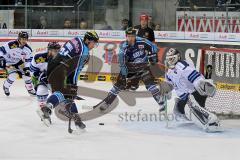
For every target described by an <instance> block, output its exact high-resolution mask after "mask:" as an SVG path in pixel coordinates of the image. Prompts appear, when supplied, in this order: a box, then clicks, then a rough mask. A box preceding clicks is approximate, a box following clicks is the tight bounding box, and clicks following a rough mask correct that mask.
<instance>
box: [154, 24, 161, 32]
mask: <svg viewBox="0 0 240 160" xmlns="http://www.w3.org/2000/svg"><path fill="white" fill-rule="evenodd" d="M154 30H155V31H160V30H161V25H160V24H159V23H158V24H156V25H155V29H154Z"/></svg>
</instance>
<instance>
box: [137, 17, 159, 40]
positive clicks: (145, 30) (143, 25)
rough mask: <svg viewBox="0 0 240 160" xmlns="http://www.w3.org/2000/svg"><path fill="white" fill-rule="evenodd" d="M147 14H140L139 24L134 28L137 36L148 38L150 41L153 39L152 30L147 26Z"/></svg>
mask: <svg viewBox="0 0 240 160" xmlns="http://www.w3.org/2000/svg"><path fill="white" fill-rule="evenodd" d="M148 19H149V17H148V15H146V14H142V15H141V16H140V25H137V26H135V27H134V28H135V29H137V30H138V32H137V36H139V37H143V38H146V39H148V40H149V41H151V42H154V41H155V36H154V32H153V30H152V29H151V28H149V27H148Z"/></svg>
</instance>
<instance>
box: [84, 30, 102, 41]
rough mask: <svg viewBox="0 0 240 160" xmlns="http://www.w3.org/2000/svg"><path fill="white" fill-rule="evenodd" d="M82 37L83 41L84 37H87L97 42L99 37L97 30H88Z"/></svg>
mask: <svg viewBox="0 0 240 160" xmlns="http://www.w3.org/2000/svg"><path fill="white" fill-rule="evenodd" d="M83 39H84V41H85V40H86V39H88V40H89V41H95V42H98V40H99V37H98V34H97V32H95V31H88V32H86V33H85V35H84V38H83Z"/></svg>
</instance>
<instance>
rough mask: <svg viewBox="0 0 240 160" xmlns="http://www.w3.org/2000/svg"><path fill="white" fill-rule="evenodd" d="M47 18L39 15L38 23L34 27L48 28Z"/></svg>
mask: <svg viewBox="0 0 240 160" xmlns="http://www.w3.org/2000/svg"><path fill="white" fill-rule="evenodd" d="M49 28H50V27H49V26H48V23H47V19H46V17H44V16H40V18H39V24H37V26H36V29H49Z"/></svg>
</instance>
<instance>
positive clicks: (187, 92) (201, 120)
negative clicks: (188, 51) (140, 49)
mask: <svg viewBox="0 0 240 160" xmlns="http://www.w3.org/2000/svg"><path fill="white" fill-rule="evenodd" d="M166 63H167V67H168V71H167V74H166V81H167V82H168V83H169V84H171V85H173V88H174V90H175V91H176V94H177V96H178V98H176V102H175V106H174V114H175V115H177V116H181V115H182V116H184V117H186V116H185V115H188V114H187V112H186V110H187V107H185V106H186V104H188V107H189V108H188V109H190V113H191V114H190V120H192V121H193V122H194V123H195V124H196V125H198V126H199V127H201V128H203V129H204V130H205V131H207V132H217V131H221V130H222V129H221V127H220V122H219V119H218V118H217V116H216V115H215V114H213V113H211V112H209V111H208V110H206V109H205V102H206V99H207V98H208V97H213V96H214V94H215V92H216V87H215V85H214V84H213V82H212V80H208V79H205V78H204V76H203V75H202V74H200V73H199V72H198V71H197V70H196V69H195V67H194V66H193V65H192V64H190V63H188V62H186V61H182V60H181V57H180V52H179V51H178V50H177V49H175V48H170V49H169V50H168V52H167V53H166ZM187 117H188V118H189V115H188V116H187Z"/></svg>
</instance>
